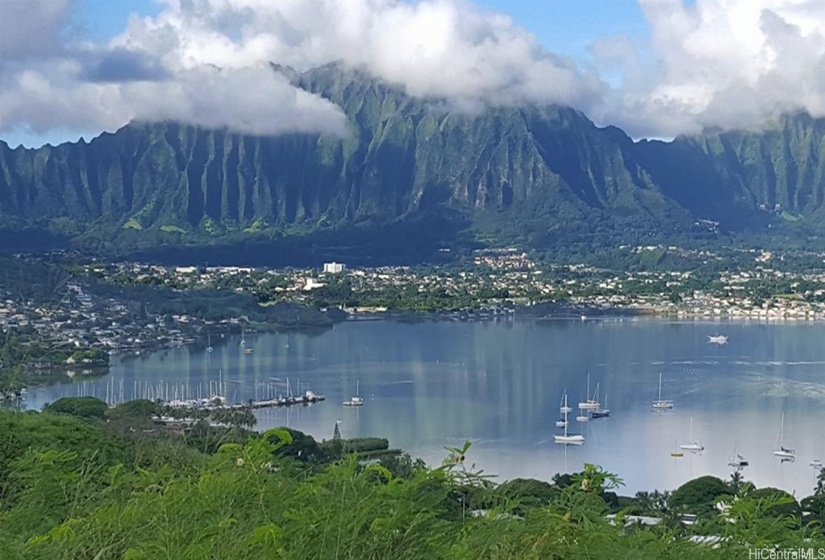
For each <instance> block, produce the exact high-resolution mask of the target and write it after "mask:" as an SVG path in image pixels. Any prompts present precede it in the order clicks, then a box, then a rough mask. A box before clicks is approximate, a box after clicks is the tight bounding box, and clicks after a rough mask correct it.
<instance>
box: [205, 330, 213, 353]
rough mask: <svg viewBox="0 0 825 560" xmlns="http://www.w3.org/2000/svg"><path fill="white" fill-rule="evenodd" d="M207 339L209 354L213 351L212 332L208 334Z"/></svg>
mask: <svg viewBox="0 0 825 560" xmlns="http://www.w3.org/2000/svg"><path fill="white" fill-rule="evenodd" d="M206 340H207V342H206V352H207V353H208V354H211V353H212V335H211V334H208V335H206Z"/></svg>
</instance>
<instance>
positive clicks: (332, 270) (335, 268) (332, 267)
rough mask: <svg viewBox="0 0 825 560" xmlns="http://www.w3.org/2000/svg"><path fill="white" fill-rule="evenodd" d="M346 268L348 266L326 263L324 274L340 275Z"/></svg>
mask: <svg viewBox="0 0 825 560" xmlns="http://www.w3.org/2000/svg"><path fill="white" fill-rule="evenodd" d="M346 268H347V267H346V265H343V264H341V263H337V262H329V263H324V274H340V273H341V272H344V270H345V269H346Z"/></svg>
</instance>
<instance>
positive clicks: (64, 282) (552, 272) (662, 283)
mask: <svg viewBox="0 0 825 560" xmlns="http://www.w3.org/2000/svg"><path fill="white" fill-rule="evenodd" d="M663 249H664V248H661V247H636V248H628V251H630V252H635V253H637V254H640V253H644V252H647V251H662V250H663ZM668 250H670V251H671V252H673V251H676V250H677V249H676V248H668ZM693 257H694V258H696V259H699V260H701V261H703V262H705V263H707V262H710V263H713V262H715V261H717V260H718V259H719V258H718V257H717V256H715V255H712V254H696V255H693ZM749 260H750V261H751V262H752V265H751V266H750V267H748V268H747V269H743V267H741V266H739V267H737V268H735V269H734V268H731V269H730V270H727V269H726V268H725V267H719V268H720V270H719V271H718V272H716V273H714V274H706V273H702V272H701V271H700V270H699V271H697V270H639V271H622V272H619V271H613V270H607V269H601V268H596V267H593V266H587V265H583V264H567V265H555V264H549V265H548V264H544V263H541V262H539V261H537V260H536V259H533V258H531V257H530V256H529V255H528V254H527V253H525V252H523V251H519V250H515V249H500V250H486V251H477V252H476V253H474V254H473V255H472V258H471V260H469V261H468V262H464V263H462V265H461V266H450V267H377V268H358V267H356V268H350V267H348V266H346V264H345V263H336V262H329V263H325V264H324V265H323V267H319V268H314V269H298V268H290V269H278V270H274V269H264V268H249V267H229V266H227V267H222V266H209V267H196V266H160V265H156V264H144V263H126V262H123V263H100V262H94V261H91V262H85V263H81V264H78V263H74V264H72V265H70V266H65V267H63V269H62V270H66V271H67V272H66V274H65V276H63V277H62V279H61V280H60V281H59V282H57V284H58V285H56V286H55V287H54V288H53V289H52V290H51V291H50V294H51V296H50V297H49V298H46V299H44V298H42V297H41V298H26V297H22V296H21V295H20V294H15V293H13V291H12V290H10V289H9V287H8V286H3V287H2V290H3V291H2V292H0V330H2V332H3V333H4V334H5V337H4V340H5V343H4V344H5V345H6V346H14V345H16V346H18V347H23V348H25V351H21V350H20V348H18V349H17V351H8V352H6V353H5V354H4V358H0V367H4V368H7V367H9V366H11V365H21V364H23V365H25V367H26V368H27V369H30V370H33V371H37V372H43V371H53V370H55V369H58V370H61V371H67V370H68V371H71V372H76V371H77V370H79V372H80V373H86V374H90V373H93V371H94V370H95V369H96V368H100V367H103V366H105V365H106V364H107V363H108V355H109V354H113V353H117V352H134V353H140V352H141V351H143V350H147V349H151V348H159V347H170V346H181V345H190V344H200V345H207V344H209V342H208V341H209V338H210V337H211V336H213V335H214V336H216V337H218V336H225V335H227V334H231V333H235V334H237V333H240V332H243V330H244V329H247V330H251V331H254V330H263V329H282V328H298V329H302V328H324V327H328V326H329V325H331V324H333V323H334V322H336V321H341V320H347V319H358V318H367V317H368V318H380V317H398V316H404V317H409V316H410V315H412V316H422V317H437V318H439V319H444V320H469V319H481V318H488V317H502V316H530V317H534V318H541V317H548V316H551V317H552V316H569V317H575V318H595V317H598V316H599V315H609V314H617V313H622V314H647V315H664V316H672V317H676V318H681V319H686V320H688V319H699V320H709V319H710V320H714V319H719V320H722V319H748V320H769V321H774V320H777V321H780V320H783V321H784V320H803V321H812V320H822V319H823V318H825V270H823V271H818V272H796V271H787V270H782V264H783V262H782V260H781V259H780V258H777V257H775V256H774V255H772V254H771V253H767V252H753V253H752V254H751V255H749ZM61 266H62V265H61ZM201 294H210V297H211V295H214V294H218V296H217V297H216V298H214V299H206V300H202V299H200V298H201ZM221 294H229V295H230V296H231V298H234V299H227V297H226V296H225V295H221ZM174 298H180V299H179V300H178V299H175V301H174V302H173V303H174V305H172V304H170V303H169V302H170V300H171V299H174ZM284 309H286V310H287V312H284V311H283V310H284ZM278 310H280V311H278ZM175 311H177V312H175ZM267 313H270V314H269V315H267ZM14 356H18V357H17V358H15V357H14ZM21 356H25V357H24V358H21ZM104 356H105V357H104Z"/></svg>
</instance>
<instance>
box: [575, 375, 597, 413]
mask: <svg viewBox="0 0 825 560" xmlns="http://www.w3.org/2000/svg"><path fill="white" fill-rule="evenodd" d="M589 396H590V374H589V373H588V374H587V392H586V393H585V395H584V398H585V399H586V400H584V401H582V402H580V403H579V409H580V410H596V409H597V408H599V407H600V406H601V404H599V384H598V383H596V392H595V393H594V394H593V398H592V399H591V398H588V397H589Z"/></svg>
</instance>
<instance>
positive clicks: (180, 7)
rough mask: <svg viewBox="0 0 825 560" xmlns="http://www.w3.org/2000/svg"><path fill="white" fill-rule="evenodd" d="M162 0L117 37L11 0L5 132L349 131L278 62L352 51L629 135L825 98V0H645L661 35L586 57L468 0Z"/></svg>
mask: <svg viewBox="0 0 825 560" xmlns="http://www.w3.org/2000/svg"><path fill="white" fill-rule="evenodd" d="M160 1H161V3H162V4H163V8H162V10H161V12H160V13H159V15H157V16H156V17H152V18H138V17H132V18H131V20H130V21H129V22H128V25H127V26H126V28H125V29H124V31H123V32H122V33H121V34H120V35H118V36H117V37H115V38H114V39H113V40H112V41H111V42H110V43H109V44H107V45H91V44H86V45H79V44H65V43H64V42H62V41H61V39H60V37H61V30H62V29H63V26H64V25H65V22H66V20H67V14H68V12H69V10H70V9H71V7H72V5H73V4H74V0H26V2H23V1H18V0H0V55H2V56H0V134H2V132H3V131H4V130H5V131H7V130H12V129H15V128H17V127H20V126H21V125H22V126H25V127H27V128H31V129H33V130H35V131H46V130H49V129H52V128H64V129H65V128H72V127H80V128H82V129H84V130H88V129H89V128H90V127H93V126H98V127H100V128H101V129H107V130H112V129H114V128H117V127H119V126H122V125H123V124H125V123H126V122H128V121H129V120H132V119H142V120H161V119H163V120H165V119H179V120H182V121H185V122H189V123H193V124H197V125H201V126H206V127H215V128H222V127H228V128H231V129H233V130H236V131H240V132H248V133H254V134H278V133H281V132H286V131H290V132H291V131H320V132H325V133H338V134H341V133H342V132H343V130H344V127H345V119H344V117H343V115H342V114H341V111H340V110H339V109H338V108H337V107H335V106H334V105H332V104H331V103H328V102H326V101H325V100H323V99H321V98H319V97H317V96H313V95H311V94H308V93H306V92H302V91H299V90H296V89H295V88H294V87H293V86H291V85H290V84H289V83H288V82H287V81H286V80H285V79H284V78H283V77H281V76H278V75H275V74H273V73H272V72H271V71H270V69H269V68H268V67H267V66H266V65H265V63H266V62H269V61H274V62H278V63H281V64H288V65H290V66H293V67H295V68H298V69H301V70H305V69H309V68H311V67H313V66H318V65H321V64H325V63H328V62H331V61H335V60H342V61H343V62H344V63H346V64H348V65H351V66H358V67H365V68H366V69H367V70H369V71H370V72H372V73H373V74H375V75H377V76H379V77H381V78H383V79H385V80H387V81H389V82H391V83H394V84H397V85H399V86H400V87H403V88H404V89H405V90H406V91H407V92H409V93H410V94H411V95H415V96H425V97H439V98H446V99H447V100H449V101H452V102H453V104H454V106H456V107H464V108H475V109H477V108H479V107H483V106H484V105H510V104H524V103H537V104H545V103H562V104H571V105H573V106H575V107H576V108H578V109H581V110H583V111H584V112H585V113H587V114H589V115H591V116H592V117H593V118H595V119H596V120H597V121H598V122H600V123H604V124H616V125H618V126H621V127H623V128H625V129H626V130H627V131H628V132H629V133H630V134H631V135H633V136H635V137H640V136H655V137H668V136H673V135H675V134H679V133H691V132H698V131H700V130H702V129H703V128H706V127H710V126H714V127H756V126H759V125H760V124H762V123H763V122H764V121H765V120H766V119H768V118H771V117H773V116H775V115H776V114H778V113H779V112H782V111H792V110H796V109H805V110H808V111H809V112H811V113H812V114H814V115H816V116H821V115H823V114H825V71H824V70H825V2H823V1H822V0H695V1H694V2H691V3H686V2H684V1H683V0H639V1H640V3H641V5H642V8H643V11H644V14H645V17H646V18H647V20H648V22H649V25H650V27H651V31H652V37H651V44H650V46H649V49H639V48H637V44H634V43H632V42H631V41H630V39H629V38H628V37H605V38H602V39H600V40H599V41H597V42H596V43H594V44H593V46H592V48H591V53H592V56H593V61H594V65H593V67H592V68H587V69H582V68H580V67H577V66H576V64H575V63H574V62H573V61H571V60H569V59H566V58H563V57H560V56H556V55H554V54H552V53H548V52H547V51H546V50H544V49H543V48H542V47H541V46H540V45H539V44H538V42H537V40H536V39H535V37H533V36H532V35H531V34H530V33H528V32H527V31H525V30H524V29H523V28H521V27H519V26H517V25H515V24H514V23H513V21H512V20H511V19H510V18H509V17H507V16H506V15H503V14H500V13H496V12H491V11H487V10H485V9H482V8H480V7H479V6H477V5H476V4H473V3H472V2H471V1H470V0H419V1H401V0H277V1H273V0H160ZM21 6H23V8H21ZM32 14H34V15H32ZM33 21H37V22H38V25H34V24H33V23H32V22H33ZM216 68H220V69H222V70H221V71H218V70H216ZM598 72H601V76H604V77H605V78H602V77H600V75H599V73H598ZM608 83H610V84H612V85H613V87H612V88H611V87H610V86H608Z"/></svg>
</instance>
